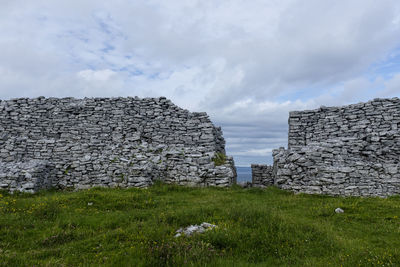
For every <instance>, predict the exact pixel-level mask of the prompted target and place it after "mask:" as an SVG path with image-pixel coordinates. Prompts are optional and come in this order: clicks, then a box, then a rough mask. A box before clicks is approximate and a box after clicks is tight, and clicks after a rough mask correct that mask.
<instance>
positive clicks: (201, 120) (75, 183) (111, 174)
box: [0, 97, 236, 192]
mask: <svg viewBox="0 0 400 267" xmlns="http://www.w3.org/2000/svg"><path fill="white" fill-rule="evenodd" d="M216 153H225V141H224V139H223V137H222V131H221V129H220V128H219V127H215V126H214V125H213V124H212V122H211V121H210V119H209V117H208V116H207V114H206V113H194V112H193V113H191V112H189V111H187V110H184V109H181V108H179V107H177V106H176V105H174V104H173V103H171V101H169V100H168V99H166V98H164V97H160V98H145V99H139V98H137V97H135V98H132V97H128V98H85V99H74V98H61V99H60V98H44V97H39V98H34V99H28V98H20V99H13V100H7V101H1V100H0V188H2V189H6V190H9V191H15V190H18V191H28V192H34V191H37V190H39V189H43V188H50V187H52V188H67V187H71V188H78V189H79V188H89V187H93V186H103V187H146V186H149V185H151V184H152V183H153V182H154V181H155V180H162V181H165V182H167V183H176V184H181V185H191V186H209V185H210V186H229V185H231V184H233V183H236V171H235V168H234V162H233V159H232V158H231V157H228V159H227V161H226V163H225V164H224V165H222V166H215V164H214V162H213V161H212V158H213V157H214V156H215V154H216Z"/></svg>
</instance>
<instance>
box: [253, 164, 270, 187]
mask: <svg viewBox="0 0 400 267" xmlns="http://www.w3.org/2000/svg"><path fill="white" fill-rule="evenodd" d="M251 177H252V178H251V184H252V186H253V187H266V186H270V185H273V184H274V175H273V167H272V166H269V165H263V164H251Z"/></svg>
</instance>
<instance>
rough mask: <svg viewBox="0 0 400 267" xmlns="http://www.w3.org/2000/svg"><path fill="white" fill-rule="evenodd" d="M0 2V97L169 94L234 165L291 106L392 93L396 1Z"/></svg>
mask: <svg viewBox="0 0 400 267" xmlns="http://www.w3.org/2000/svg"><path fill="white" fill-rule="evenodd" d="M3 2H4V3H2V8H1V9H0V31H1V37H0V51H1V53H0V98H2V99H5V98H11V97H22V96H23V97H34V96H39V95H45V96H59V97H60V96H75V97H90V96H129V95H130V96H134V95H138V96H141V97H145V96H166V97H168V98H170V99H171V100H172V101H173V102H175V103H176V104H178V105H179V106H181V107H183V108H187V109H190V110H192V111H206V112H208V113H209V114H210V115H211V118H212V119H213V120H214V121H215V122H216V124H219V125H221V126H222V127H223V130H224V134H225V137H226V140H227V150H228V152H229V153H232V154H234V155H236V157H235V158H236V161H237V162H238V163H239V164H241V165H243V164H249V163H250V162H251V161H257V162H261V161H263V160H265V161H270V154H269V155H268V151H270V149H271V148H274V147H278V146H282V145H286V143H287V116H288V112H289V111H290V110H302V109H310V108H317V107H319V106H320V105H342V104H348V103H353V102H359V101H364V100H368V99H370V98H373V97H376V96H382V97H385V96H396V95H398V94H399V91H398V90H399V89H398V88H399V83H400V82H399V78H398V77H399V73H400V64H399V63H398V62H399V59H400V53H399V47H400V23H399V18H400V3H399V2H398V1H396V0H382V1H379V3H378V2H376V1H373V0H350V1H341V2H338V1H334V0H328V1H319V0H310V1H307V2H305V1H300V0H283V1H262V0H254V1H243V0H232V1H222V0H215V1H200V0H191V1H175V0H171V1H161V0H149V1H128V0H115V1H113V2H112V3H111V2H104V1H103V2H99V1H94V0H79V1H78V0H69V1H57V2H52V1H47V0H37V1H35V2H29V1H28V2H27V1H22V0H14V1H3ZM260 151H261V152H260Z"/></svg>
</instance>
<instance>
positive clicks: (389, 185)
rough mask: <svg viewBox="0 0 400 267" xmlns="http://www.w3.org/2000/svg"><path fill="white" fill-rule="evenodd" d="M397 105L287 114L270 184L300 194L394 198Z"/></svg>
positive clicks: (398, 178)
mask: <svg viewBox="0 0 400 267" xmlns="http://www.w3.org/2000/svg"><path fill="white" fill-rule="evenodd" d="M399 123H400V100H399V99H398V98H392V99H374V100H373V101H369V102H366V103H359V104H354V105H349V106H343V107H321V108H320V109H316V110H306V111H295V112H290V115H289V140H288V149H287V150H285V149H283V148H280V149H277V150H274V152H273V156H274V184H275V185H276V186H278V187H280V188H283V189H288V190H292V191H296V192H304V193H320V194H329V195H353V196H359V195H361V196H389V195H395V194H399V193H400V172H399V167H400V166H399V159H400V132H399V130H398V128H399Z"/></svg>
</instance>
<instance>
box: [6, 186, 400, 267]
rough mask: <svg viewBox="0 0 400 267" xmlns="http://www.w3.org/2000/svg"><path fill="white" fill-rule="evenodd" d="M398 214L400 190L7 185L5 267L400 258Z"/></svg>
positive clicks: (376, 262) (370, 262)
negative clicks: (181, 232) (343, 193)
mask: <svg viewBox="0 0 400 267" xmlns="http://www.w3.org/2000/svg"><path fill="white" fill-rule="evenodd" d="M338 207H340V208H342V209H343V210H344V213H335V212H334V210H335V209H336V208H338ZM399 215H400V197H389V198H359V197H346V198H344V197H329V196H316V195H303V194H297V195H296V194H293V193H290V192H285V191H282V190H279V189H277V188H274V187H271V188H268V189H265V190H262V189H242V188H240V187H236V186H234V187H232V188H187V187H182V186H174V185H165V184H161V183H158V184H156V185H154V186H152V187H151V188H148V189H135V188H131V189H104V188H94V189H90V190H83V191H78V192H72V191H43V192H39V193H36V194H22V193H18V194H13V195H11V194H8V193H6V192H1V193H0V266H99V265H100V266H399V265H400V218H399V217H400V216H399ZM202 222H209V223H213V224H216V225H217V226H218V227H217V228H216V229H213V230H210V231H206V232H205V233H204V234H197V235H194V236H190V237H187V236H183V237H178V238H176V237H174V235H175V234H176V230H177V229H178V228H180V227H186V226H189V225H192V224H200V223H202Z"/></svg>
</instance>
